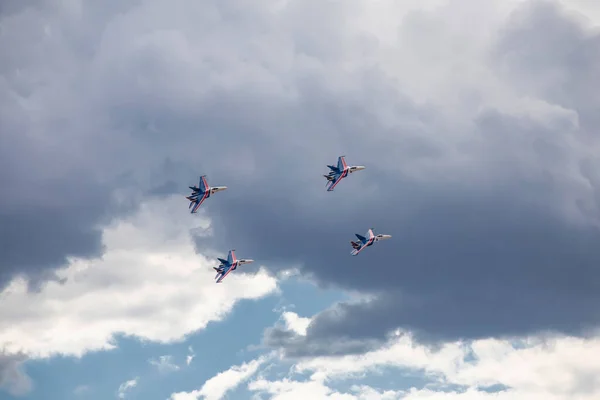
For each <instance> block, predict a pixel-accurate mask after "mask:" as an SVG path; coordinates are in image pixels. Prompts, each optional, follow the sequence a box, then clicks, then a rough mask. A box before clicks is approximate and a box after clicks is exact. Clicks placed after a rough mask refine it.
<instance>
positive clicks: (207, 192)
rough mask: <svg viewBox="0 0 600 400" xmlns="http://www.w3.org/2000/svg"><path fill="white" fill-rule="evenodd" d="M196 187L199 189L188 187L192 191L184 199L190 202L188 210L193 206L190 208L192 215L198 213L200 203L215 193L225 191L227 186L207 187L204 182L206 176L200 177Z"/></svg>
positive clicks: (206, 183)
mask: <svg viewBox="0 0 600 400" xmlns="http://www.w3.org/2000/svg"><path fill="white" fill-rule="evenodd" d="M198 186H199V187H196V186H189V188H190V189H192V194H191V195H190V196H187V197H186V199H188V200H189V201H190V206H189V208H192V206H194V208H192V214H194V213H195V212H196V211H198V209H199V208H200V206H201V205H202V203H204V200H206V199H208V198H209V197H210V196H212V195H213V194H215V193H217V192H220V191H223V190H227V186H213V187H210V186H208V182H207V181H206V175H202V176H201V177H200V182H199V184H198Z"/></svg>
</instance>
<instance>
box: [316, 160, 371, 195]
mask: <svg viewBox="0 0 600 400" xmlns="http://www.w3.org/2000/svg"><path fill="white" fill-rule="evenodd" d="M328 167H329V169H330V171H329V174H327V175H323V176H324V177H325V179H327V185H329V186H328V187H327V191H328V192H331V191H333V189H334V188H335V187H336V186H337V184H338V183H340V181H341V180H342V179H344V178H345V177H347V176H348V174H351V173H353V172H356V171H362V170H363V169H365V167H363V166H362V165H353V166H348V164H346V156H340V157H338V162H337V167H334V166H333V165H328Z"/></svg>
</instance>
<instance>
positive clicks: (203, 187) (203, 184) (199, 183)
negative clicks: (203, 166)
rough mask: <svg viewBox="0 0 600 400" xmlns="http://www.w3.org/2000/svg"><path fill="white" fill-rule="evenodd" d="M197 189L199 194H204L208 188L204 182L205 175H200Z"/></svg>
mask: <svg viewBox="0 0 600 400" xmlns="http://www.w3.org/2000/svg"><path fill="white" fill-rule="evenodd" d="M198 187H199V188H200V193H205V192H206V191H207V190H208V188H209V186H208V182H207V181H206V175H202V176H201V177H200V181H199V182H198Z"/></svg>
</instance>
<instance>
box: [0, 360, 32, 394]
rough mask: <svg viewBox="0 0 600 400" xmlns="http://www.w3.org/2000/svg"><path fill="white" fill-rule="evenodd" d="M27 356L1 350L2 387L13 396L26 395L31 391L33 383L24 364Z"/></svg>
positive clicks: (0, 377) (0, 372) (0, 376)
mask: <svg viewBox="0 0 600 400" xmlns="http://www.w3.org/2000/svg"><path fill="white" fill-rule="evenodd" d="M26 358H27V357H24V356H21V355H7V354H4V353H2V352H0V389H4V390H6V391H7V392H8V393H10V394H11V395H13V396H24V395H25V394H27V393H28V392H30V391H31V389H32V387H33V383H32V382H31V378H29V376H28V375H27V374H26V373H25V372H24V371H23V366H22V364H23V362H24V361H25V360H26Z"/></svg>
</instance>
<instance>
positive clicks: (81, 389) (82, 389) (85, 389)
mask: <svg viewBox="0 0 600 400" xmlns="http://www.w3.org/2000/svg"><path fill="white" fill-rule="evenodd" d="M90 391H91V388H90V387H89V386H88V385H79V386H77V387H76V388H75V389H73V394H74V395H75V396H85V395H87V394H88V393H89V392H90Z"/></svg>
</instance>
